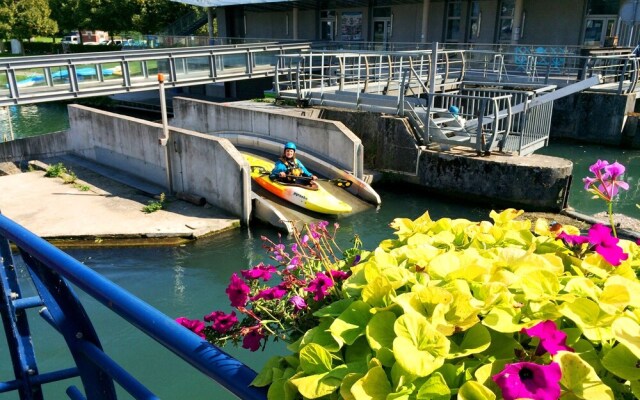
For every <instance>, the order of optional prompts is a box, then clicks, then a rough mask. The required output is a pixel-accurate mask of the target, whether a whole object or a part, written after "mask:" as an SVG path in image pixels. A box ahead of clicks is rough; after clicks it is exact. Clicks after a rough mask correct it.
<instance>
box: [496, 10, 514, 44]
mask: <svg viewBox="0 0 640 400" xmlns="http://www.w3.org/2000/svg"><path fill="white" fill-rule="evenodd" d="M515 10H516V2H515V0H502V1H501V2H500V15H499V20H498V28H499V31H498V41H499V42H509V41H511V32H512V31H513V16H514V14H515Z"/></svg>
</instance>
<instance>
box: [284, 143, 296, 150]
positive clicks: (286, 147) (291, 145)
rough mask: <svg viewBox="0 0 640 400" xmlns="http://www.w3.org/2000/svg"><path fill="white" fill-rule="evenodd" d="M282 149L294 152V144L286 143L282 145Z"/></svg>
mask: <svg viewBox="0 0 640 400" xmlns="http://www.w3.org/2000/svg"><path fill="white" fill-rule="evenodd" d="M284 149H285V150H287V149H291V150H293V151H296V144H295V143H293V142H287V144H285V145H284Z"/></svg>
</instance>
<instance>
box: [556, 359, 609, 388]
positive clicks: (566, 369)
mask: <svg viewBox="0 0 640 400" xmlns="http://www.w3.org/2000/svg"><path fill="white" fill-rule="evenodd" d="M553 361H554V362H557V363H558V364H559V365H560V370H561V371H562V378H561V379H560V385H561V386H562V387H563V388H564V390H563V393H562V396H561V397H560V398H562V399H564V398H566V399H588V400H593V399H598V400H600V399H602V400H607V399H611V400H613V392H612V391H611V388H609V387H608V386H607V385H605V384H604V383H602V381H601V380H600V378H599V377H598V375H597V374H596V372H595V371H594V369H593V368H592V367H591V366H590V365H589V364H587V363H586V362H585V361H584V360H583V359H582V358H580V356H579V355H577V354H575V353H571V352H568V351H560V352H558V353H557V354H556V355H555V356H554V357H553Z"/></svg>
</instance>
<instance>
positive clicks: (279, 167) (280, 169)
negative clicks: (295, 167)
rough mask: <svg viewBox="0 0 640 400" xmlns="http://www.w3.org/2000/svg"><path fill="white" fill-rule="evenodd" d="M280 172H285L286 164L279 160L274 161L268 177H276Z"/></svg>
mask: <svg viewBox="0 0 640 400" xmlns="http://www.w3.org/2000/svg"><path fill="white" fill-rule="evenodd" d="M281 173H284V174H285V175H286V174H287V166H286V165H284V163H283V162H282V161H280V160H278V161H276V163H275V165H274V167H273V169H272V170H271V174H269V178H271V179H277V178H278V175H280V174H281Z"/></svg>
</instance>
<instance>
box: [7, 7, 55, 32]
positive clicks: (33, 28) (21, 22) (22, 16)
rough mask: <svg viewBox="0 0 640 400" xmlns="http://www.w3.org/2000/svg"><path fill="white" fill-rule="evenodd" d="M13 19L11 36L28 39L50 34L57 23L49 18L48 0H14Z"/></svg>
mask: <svg viewBox="0 0 640 400" xmlns="http://www.w3.org/2000/svg"><path fill="white" fill-rule="evenodd" d="M14 4H15V17H14V18H15V19H14V24H13V27H12V28H13V29H12V32H11V33H12V36H13V37H15V38H16V39H30V38H31V37H33V36H52V35H53V34H54V33H56V32H57V31H58V24H57V23H56V21H54V20H53V19H51V17H50V16H51V9H50V8H49V1H48V0H14Z"/></svg>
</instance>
